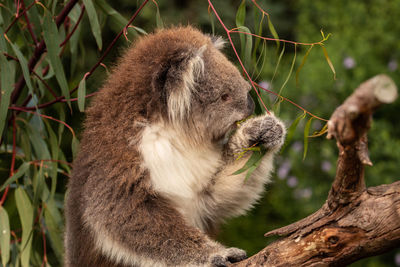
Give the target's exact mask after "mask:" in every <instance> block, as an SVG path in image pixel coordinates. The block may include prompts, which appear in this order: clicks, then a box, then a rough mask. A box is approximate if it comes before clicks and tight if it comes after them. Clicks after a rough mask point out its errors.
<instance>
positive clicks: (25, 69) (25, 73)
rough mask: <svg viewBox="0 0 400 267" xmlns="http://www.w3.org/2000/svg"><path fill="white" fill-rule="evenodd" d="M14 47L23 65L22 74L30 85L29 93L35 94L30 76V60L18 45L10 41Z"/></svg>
mask: <svg viewBox="0 0 400 267" xmlns="http://www.w3.org/2000/svg"><path fill="white" fill-rule="evenodd" d="M10 45H11V47H12V49H13V50H14V53H15V55H16V56H17V58H18V61H19V64H20V65H21V70H22V74H23V76H24V79H25V82H26V85H27V86H28V89H29V93H30V94H31V95H33V90H34V89H33V85H32V81H31V76H30V72H29V69H28V62H27V60H26V58H25V57H24V55H23V54H22V52H21V51H20V50H19V48H18V46H16V45H15V44H13V43H10Z"/></svg>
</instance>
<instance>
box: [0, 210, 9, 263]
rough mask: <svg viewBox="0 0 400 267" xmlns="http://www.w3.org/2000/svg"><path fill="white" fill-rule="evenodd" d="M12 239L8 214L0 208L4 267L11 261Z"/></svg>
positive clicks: (0, 236)
mask: <svg viewBox="0 0 400 267" xmlns="http://www.w3.org/2000/svg"><path fill="white" fill-rule="evenodd" d="M10 237H11V236H10V222H9V219H8V213H7V211H6V210H5V209H4V208H3V207H1V206H0V250H1V262H2V263H3V266H6V265H7V263H8V261H9V260H10Z"/></svg>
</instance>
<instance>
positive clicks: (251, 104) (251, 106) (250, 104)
mask: <svg viewBox="0 0 400 267" xmlns="http://www.w3.org/2000/svg"><path fill="white" fill-rule="evenodd" d="M247 110H248V112H249V116H250V115H251V114H252V113H253V112H254V101H253V98H252V97H251V95H250V94H247Z"/></svg>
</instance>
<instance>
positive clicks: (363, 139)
mask: <svg viewBox="0 0 400 267" xmlns="http://www.w3.org/2000/svg"><path fill="white" fill-rule="evenodd" d="M396 98H397V88H396V85H395V84H394V83H393V81H392V80H391V79H390V78H389V77H388V76H386V75H378V76H375V77H374V78H372V79H370V80H368V81H366V82H364V83H362V84H361V85H360V86H359V87H358V88H357V89H356V90H355V91H354V93H353V94H352V95H351V96H349V97H348V98H347V99H346V101H345V102H344V103H343V104H342V105H341V106H339V107H338V108H337V109H336V110H335V112H334V113H333V114H332V116H331V118H330V120H329V122H328V136H327V137H328V139H331V138H335V139H336V143H337V146H338V148H339V157H338V162H337V169H336V177H335V180H334V182H333V184H332V187H331V189H330V192H329V195H328V199H327V200H326V202H325V204H324V205H323V206H322V207H321V208H320V209H319V210H318V211H316V212H315V213H313V214H312V215H310V216H308V217H306V218H304V219H302V220H300V221H298V222H296V223H293V224H291V225H288V226H285V227H282V228H279V229H276V230H273V231H271V232H269V233H267V234H265V236H271V235H279V236H283V237H282V238H281V239H279V240H277V241H275V242H273V243H271V244H270V245H268V246H267V247H265V248H264V249H263V250H261V251H260V252H259V253H257V254H256V255H254V256H252V257H250V258H249V259H247V260H244V261H242V262H239V263H236V264H233V265H232V266H237V267H242V266H344V265H346V264H350V263H352V262H354V261H357V260H359V259H361V258H365V257H369V256H372V255H377V254H381V253H383V252H385V251H388V250H390V249H392V248H395V247H398V246H400V181H398V182H395V183H393V184H389V185H380V186H377V187H371V188H366V187H365V182H364V166H365V165H372V163H371V161H370V159H369V156H368V140H367V131H368V129H369V127H370V124H371V120H372V113H373V111H374V110H376V109H377V108H378V107H379V106H381V105H382V104H388V103H392V102H393V101H394V100H395V99H396Z"/></svg>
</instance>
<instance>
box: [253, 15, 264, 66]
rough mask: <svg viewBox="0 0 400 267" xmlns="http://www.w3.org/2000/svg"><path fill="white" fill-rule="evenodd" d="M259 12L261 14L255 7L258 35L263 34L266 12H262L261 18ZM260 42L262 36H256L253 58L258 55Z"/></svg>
mask: <svg viewBox="0 0 400 267" xmlns="http://www.w3.org/2000/svg"><path fill="white" fill-rule="evenodd" d="M259 14H260V12H258V10H257V9H256V8H254V28H255V32H256V33H257V35H258V36H262V29H263V21H264V14H263V13H262V17H261V19H259V17H260V15H259ZM264 41H265V40H264ZM260 42H261V38H255V44H254V49H253V58H255V57H256V53H257V49H258V46H259V45H260ZM261 51H262V50H261Z"/></svg>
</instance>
